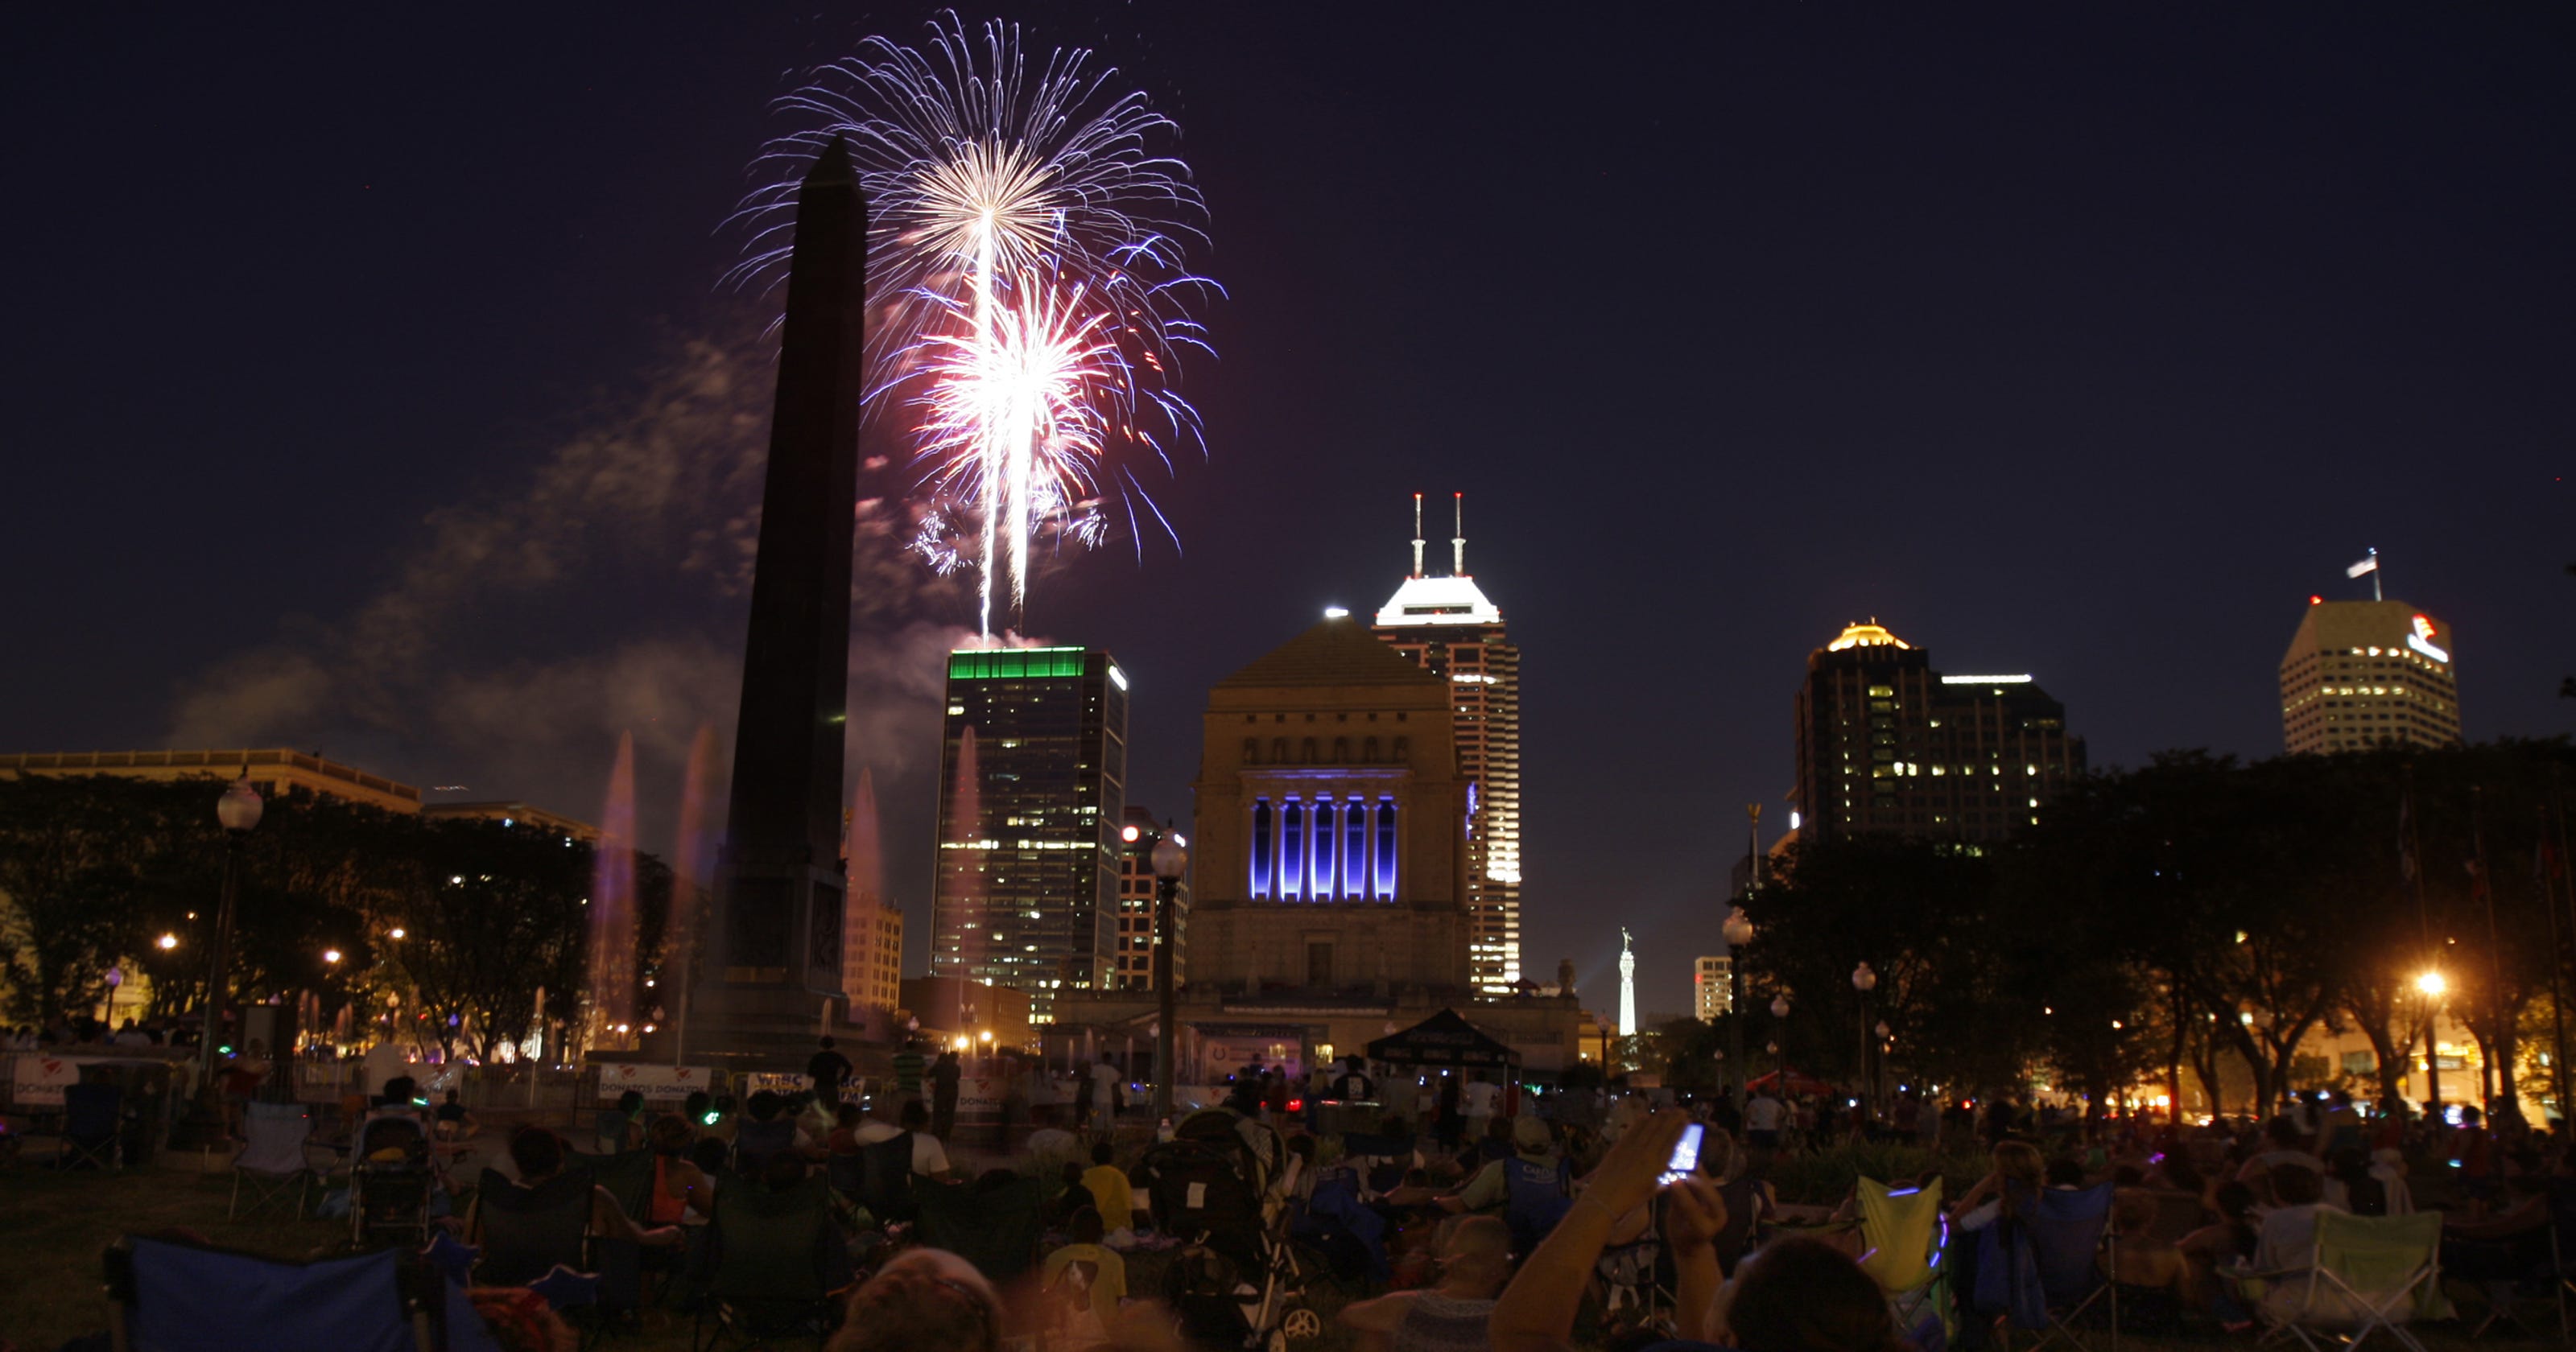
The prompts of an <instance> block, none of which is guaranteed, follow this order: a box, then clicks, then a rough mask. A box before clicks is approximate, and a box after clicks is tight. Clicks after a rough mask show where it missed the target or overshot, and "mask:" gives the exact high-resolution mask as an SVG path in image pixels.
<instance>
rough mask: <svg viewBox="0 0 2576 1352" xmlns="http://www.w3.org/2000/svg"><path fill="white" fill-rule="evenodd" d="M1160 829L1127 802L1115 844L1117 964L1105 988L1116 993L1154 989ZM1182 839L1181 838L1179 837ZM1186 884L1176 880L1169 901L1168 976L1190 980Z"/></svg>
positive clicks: (1149, 814)
mask: <svg viewBox="0 0 2576 1352" xmlns="http://www.w3.org/2000/svg"><path fill="white" fill-rule="evenodd" d="M1163 831H1164V826H1163V824H1162V823H1161V822H1158V821H1156V820H1154V814H1153V813H1152V812H1151V811H1149V810H1148V809H1145V808H1141V807H1137V806H1135V805H1133V804H1130V805H1129V806H1128V808H1127V823H1126V825H1124V826H1122V827H1120V828H1119V831H1118V840H1119V845H1120V847H1121V848H1120V850H1119V854H1118V965H1117V970H1116V971H1115V972H1114V973H1112V974H1111V977H1110V985H1111V986H1112V988H1114V989H1117V990H1122V991H1149V990H1152V989H1154V886H1155V878H1154V847H1155V846H1156V845H1158V844H1161V843H1162V840H1163ZM1185 839H1186V838H1185ZM1189 929H1190V884H1189V880H1188V879H1187V878H1184V879H1182V880H1181V887H1180V890H1179V891H1178V892H1177V893H1175V894H1174V895H1173V897H1172V931H1173V934H1174V935H1175V936H1176V937H1175V941H1174V943H1173V945H1172V976H1173V979H1174V980H1175V981H1177V982H1183V983H1186V982H1187V981H1188V980H1189V979H1190V968H1189V956H1190V946H1189Z"/></svg>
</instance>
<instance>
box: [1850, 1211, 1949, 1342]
mask: <svg viewBox="0 0 2576 1352" xmlns="http://www.w3.org/2000/svg"><path fill="white" fill-rule="evenodd" d="M1853 1191H1854V1194H1855V1195H1856V1196H1857V1197H1858V1199H1859V1201H1860V1234H1861V1245H1862V1249H1863V1252H1862V1253H1861V1256H1860V1266H1861V1270H1862V1271H1864V1272H1866V1273H1868V1274H1869V1275H1870V1276H1871V1277H1874V1278H1876V1279H1877V1281H1878V1287H1879V1289H1880V1290H1881V1291H1884V1292H1886V1293H1887V1306H1888V1309H1889V1310H1890V1311H1891V1312H1892V1313H1893V1314H1894V1315H1895V1316H1896V1323H1897V1327H1898V1328H1900V1329H1902V1330H1904V1332H1905V1334H1906V1336H1907V1337H1908V1338H1910V1339H1911V1340H1912V1341H1913V1342H1914V1345H1915V1346H1917V1347H1931V1346H1934V1345H1935V1344H1936V1340H1935V1338H1934V1337H1933V1336H1932V1335H1933V1334H1935V1333H1937V1334H1938V1339H1937V1344H1938V1345H1939V1346H1944V1347H1946V1346H1948V1345H1949V1342H1950V1340H1951V1339H1952V1338H1954V1337H1956V1336H1957V1334H1958V1329H1957V1328H1955V1327H1954V1326H1953V1324H1952V1319H1951V1314H1950V1281H1949V1273H1948V1270H1947V1269H1946V1268H1944V1267H1943V1266H1942V1263H1941V1257H1942V1253H1941V1250H1942V1241H1943V1239H1944V1238H1945V1233H1946V1228H1947V1227H1946V1222H1945V1221H1944V1220H1943V1217H1942V1211H1941V1180H1939V1179H1937V1178H1936V1179H1933V1180H1932V1181H1931V1182H1930V1183H1927V1184H1925V1185H1923V1186H1921V1187H1906V1188H1890V1187H1888V1186H1887V1185H1886V1184H1884V1183H1881V1182H1879V1181H1878V1180H1877V1179H1874V1178H1864V1179H1861V1180H1859V1182H1858V1183H1857V1184H1856V1185H1855V1186H1854V1189H1853ZM1936 1325H1937V1327H1936Z"/></svg>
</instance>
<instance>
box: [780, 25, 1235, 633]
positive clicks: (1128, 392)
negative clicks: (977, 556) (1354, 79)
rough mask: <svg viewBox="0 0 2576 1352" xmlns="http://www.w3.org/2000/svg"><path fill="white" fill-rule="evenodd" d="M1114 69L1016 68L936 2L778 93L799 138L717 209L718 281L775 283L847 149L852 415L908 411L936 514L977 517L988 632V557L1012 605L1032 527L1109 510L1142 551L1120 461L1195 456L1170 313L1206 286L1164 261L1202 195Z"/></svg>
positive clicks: (1096, 521) (1065, 523) (1103, 515)
mask: <svg viewBox="0 0 2576 1352" xmlns="http://www.w3.org/2000/svg"><path fill="white" fill-rule="evenodd" d="M1115 74H1116V72H1115V71H1114V70H1113V69H1110V68H1108V67H1105V66H1098V65H1095V64H1094V63H1093V61H1092V54H1091V53H1090V52H1088V51H1085V50H1081V49H1071V50H1067V49H1057V50H1054V51H1052V52H1049V53H1048V54H1047V55H1046V57H1045V58H1044V61H1043V64H1042V66H1041V67H1040V68H1039V69H1038V70H1037V72H1036V73H1035V74H1034V75H1033V74H1032V73H1031V70H1030V63H1029V59H1028V56H1027V54H1026V53H1024V51H1023V50H1022V47H1021V43H1020V30H1019V28H1018V26H1017V25H1012V24H1004V23H1000V22H991V23H987V24H985V25H984V26H983V27H982V29H981V31H980V32H979V33H971V34H970V33H969V31H968V30H967V28H966V26H965V23H964V21H963V20H961V19H959V18H958V16H957V15H956V14H955V13H954V12H953V11H952V12H949V13H946V14H943V15H942V16H941V17H940V18H939V19H937V20H935V21H933V22H932V23H931V25H930V33H929V37H928V39H927V40H926V41H925V42H924V43H923V44H921V45H920V46H918V47H908V46H904V45H902V44H900V43H896V42H894V41H892V40H890V39H886V38H870V39H868V40H867V41H866V42H864V43H863V44H861V48H860V51H859V54H858V55H857V56H855V57H852V58H849V59H847V60H843V61H839V62H835V63H833V64H831V65H829V66H825V67H823V68H821V69H820V70H818V71H816V72H815V74H814V76H813V79H812V81H811V83H809V84H807V85H806V86H805V87H804V88H802V89H800V90H798V91H797V92H795V93H794V94H791V95H789V96H787V97H786V98H785V99H783V100H781V101H780V107H781V108H782V109H783V110H784V111H786V112H787V113H788V114H789V115H791V116H794V117H796V118H798V119H800V120H801V121H802V122H804V123H805V125H804V126H802V127H801V128H800V129H798V130H796V131H794V132H790V133H788V134H786V135H784V136H781V137H778V138H777V139H775V140H773V141H771V142H770V143H769V145H768V146H766V147H765V148H764V149H763V152H762V154H761V157H760V160H759V161H758V162H757V165H758V167H757V168H756V170H755V172H764V173H765V172H774V173H776V174H777V175H778V179H777V181H776V182H773V183H770V184H769V185H767V186H765V187H762V188H759V189H757V190H755V191H754V192H753V193H752V194H751V195H750V196H748V197H747V198H745V199H744V201H743V204H742V207H741V209H740V211H739V212H738V219H739V220H741V221H742V222H744V223H745V225H746V226H747V228H748V230H749V233H750V243H749V247H748V249H747V250H746V255H745V258H744V261H743V262H742V264H741V265H740V266H739V267H738V268H737V269H736V275H737V277H738V279H740V280H742V281H745V282H747V283H752V284H765V283H774V282H775V280H776V279H777V278H778V277H780V276H782V275H783V273H784V269H785V262H786V258H787V253H788V249H789V247H790V246H791V244H792V242H793V236H794V227H795V190H796V184H797V181H798V179H799V178H800V176H801V174H802V172H803V169H804V167H805V166H806V164H807V163H809V162H810V161H811V160H812V158H813V156H814V155H815V154H816V153H817V152H819V151H820V150H821V149H822V148H823V147H824V146H825V145H827V144H829V143H830V141H831V140H832V139H833V138H835V137H841V138H844V139H846V140H847V141H848V143H849V144H850V147H851V151H852V159H853V162H854V163H855V165H856V166H857V169H858V173H859V182H860V186H861V188H862V190H863V191H865V192H866V194H867V195H868V198H869V201H870V205H871V214H870V224H869V232H870V233H869V241H868V272H869V277H870V279H871V281H872V282H873V283H874V285H873V286H872V287H871V291H872V294H873V295H874V296H876V297H877V298H878V300H877V302H876V303H877V305H878V306H879V309H878V311H877V313H876V314H874V315H873V316H871V324H870V327H869V335H868V344H869V352H868V356H869V369H870V371H871V372H872V373H873V374H872V379H871V389H870V392H869V393H870V396H871V397H870V401H869V402H870V407H871V409H872V410H878V411H880V412H881V411H882V410H884V409H887V408H891V407H917V408H920V409H923V410H925V414H926V416H925V417H924V420H923V421H922V423H921V424H920V425H919V426H918V427H915V428H910V429H906V431H907V432H909V433H910V434H911V435H912V436H913V437H914V439H915V441H914V446H913V448H912V449H913V450H914V451H915V453H916V463H917V464H918V465H919V467H920V475H921V481H922V483H923V484H924V485H925V486H926V487H928V488H929V489H930V490H931V491H932V492H933V493H934V494H935V495H937V496H938V498H939V499H940V501H939V502H938V503H937V504H936V510H935V513H934V514H935V515H937V516H941V517H963V516H968V515H972V516H974V517H975V518H977V519H978V520H979V522H980V527H979V528H980V531H981V534H982V558H981V560H980V561H979V565H978V566H979V569H980V571H981V573H982V574H983V579H984V582H983V608H984V628H985V631H986V632H987V633H990V632H991V631H992V610H993V601H994V599H995V592H996V586H995V583H996V577H997V575H998V574H999V573H1000V572H1001V570H1002V569H1003V568H1004V566H1005V561H1006V560H1007V568H1008V572H1009V583H1010V590H1009V600H1010V603H1011V604H1012V606H1013V608H1014V610H1017V609H1018V608H1019V607H1021V606H1024V605H1025V601H1026V595H1027V581H1028V572H1027V570H1028V555H1029V548H1030V541H1031V538H1032V536H1033V535H1035V534H1038V533H1041V532H1051V533H1053V534H1054V535H1055V537H1056V538H1059V539H1071V540H1073V541H1075V542H1076V543H1077V544H1081V545H1085V546H1089V545H1093V544H1097V543H1099V542H1100V541H1101V540H1102V539H1104V538H1106V536H1107V535H1108V534H1109V533H1110V531H1109V527H1110V522H1109V520H1108V519H1107V517H1108V510H1115V511H1117V512H1118V513H1119V514H1121V515H1123V517H1124V518H1125V522H1126V525H1127V529H1128V533H1129V534H1130V535H1131V536H1135V537H1138V548H1139V549H1140V551H1141V549H1142V539H1141V536H1142V531H1141V530H1140V529H1139V525H1140V523H1141V521H1142V519H1143V518H1142V517H1141V516H1140V511H1139V509H1140V508H1141V509H1142V511H1143V512H1144V513H1147V514H1150V515H1151V517H1152V519H1153V520H1154V521H1155V522H1156V523H1158V524H1160V525H1161V526H1162V529H1163V530H1164V531H1165V532H1166V533H1168V532H1169V530H1170V527H1169V525H1168V523H1163V521H1162V516H1161V513H1160V512H1159V511H1156V510H1155V509H1154V507H1153V503H1152V501H1151V499H1150V498H1149V497H1147V496H1146V494H1145V493H1144V491H1143V487H1142V484H1141V482H1140V481H1139V479H1138V477H1137V474H1136V472H1135V471H1136V470H1138V469H1141V468H1143V467H1146V466H1148V465H1153V464H1159V465H1160V466H1161V467H1162V468H1163V469H1164V470H1165V471H1168V470H1169V469H1170V468H1171V452H1172V451H1173V450H1174V449H1176V448H1180V447H1196V448H1198V449H1200V450H1202V451H1204V449H1205V447H1204V443H1203V442H1202V441H1201V439H1200V436H1199V422H1198V415H1197V413H1196V411H1195V410H1193V409H1192V408H1191V407H1190V406H1189V404H1188V403H1187V402H1186V401H1184V400H1183V399H1182V398H1181V397H1180V395H1179V394H1178V392H1177V391H1176V389H1175V388H1174V382H1175V380H1176V379H1177V376H1178V374H1179V371H1180V367H1181V358H1182V356H1183V355H1184V353H1185V352H1187V351H1189V350H1193V349H1195V350H1198V351H1202V352H1211V350H1210V349H1209V348H1208V346H1207V343H1206V341H1205V333H1204V330H1203V329H1202V328H1201V327H1200V325H1199V324H1198V323H1197V322H1196V321H1194V320H1192V319H1191V318H1190V316H1189V314H1188V308H1187V307H1188V305H1189V303H1191V302H1192V301H1194V300H1196V299H1198V298H1200V297H1202V296H1208V295H1220V294H1222V292H1221V291H1219V289H1218V288H1217V287H1216V285H1215V284H1214V283H1213V282H1211V281H1209V280H1208V279H1206V278H1204V277H1200V276H1197V275H1195V274H1193V273H1191V272H1190V271H1189V270H1188V268H1187V266H1186V263H1185V261H1184V255H1185V253H1186V250H1187V246H1188V245H1189V244H1191V243H1193V242H1196V243H1204V242H1205V239H1206V235H1205V232H1204V222H1205V220H1206V216H1207V210H1206V205H1205V203H1204V202H1203V201H1202V200H1201V199H1200V197H1199V193H1198V190H1197V188H1195V187H1194V186H1192V185H1191V183H1190V180H1189V169H1188V166H1186V165H1184V164H1183V163H1181V162H1180V161H1179V160H1177V159H1174V158H1171V157H1169V156H1166V155H1161V154H1158V153H1156V152H1155V149H1154V147H1155V146H1157V145H1158V144H1161V143H1163V142H1165V141H1166V140H1168V139H1170V138H1173V137H1176V136H1177V135H1178V133H1179V128H1178V127H1177V126H1176V125H1175V124H1174V123H1173V122H1172V121H1171V120H1170V119H1169V118H1166V117H1164V116H1163V115H1161V114H1160V113H1157V112H1154V111H1153V110H1152V109H1151V108H1150V107H1149V106H1148V104H1147V102H1146V99H1145V96H1144V94H1143V93H1142V92H1140V91H1134V90H1129V91H1126V92H1123V93H1122V92H1118V91H1116V90H1114V89H1112V88H1111V87H1110V81H1111V79H1112V78H1113V77H1114V75H1115ZM1211 355H1212V352H1211ZM889 393H892V394H895V395H896V396H897V397H895V398H883V397H879V396H883V395H886V394H889ZM1117 452H1126V453H1127V454H1125V455H1123V456H1122V455H1119V454H1116V453H1117ZM1113 503H1114V508H1111V509H1108V510H1104V504H1113ZM958 533H962V532H958Z"/></svg>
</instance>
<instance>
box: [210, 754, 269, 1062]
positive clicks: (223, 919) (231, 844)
mask: <svg viewBox="0 0 2576 1352" xmlns="http://www.w3.org/2000/svg"><path fill="white" fill-rule="evenodd" d="M266 807H267V804H266V803H264V802H262V801H261V799H260V796H259V790H257V789H254V788H252V787H251V786H250V780H249V778H248V777H247V776H245V777H243V778H241V779H236V780H234V781H233V784H232V787H231V788H228V789H226V790H224V796H223V797H221V798H218V799H216V800H215V820H216V821H218V822H221V823H223V828H224V834H225V835H226V836H228V837H229V838H230V839H229V840H228V841H227V842H226V844H225V846H224V885H223V894H222V896H221V897H220V898H219V899H218V900H217V902H216V904H215V941H214V943H213V944H212V945H211V949H212V952H211V953H210V954H209V955H208V958H207V970H206V1026H205V1035H204V1037H203V1038H202V1039H201V1045H200V1046H199V1047H198V1048H197V1085H198V1091H199V1092H200V1093H202V1094H204V1095H205V1096H206V1097H207V1099H208V1100H209V1101H212V1099H213V1097H214V1083H215V1044H216V1043H217V1042H218V1041H220V1040H221V1039H222V1035H223V1019H224V1005H225V1004H226V1002H227V1001H228V1000H229V998H230V993H229V992H228V991H227V990H226V989H225V984H226V982H227V981H228V980H229V979H230V978H231V976H232V971H231V965H232V957H233V954H232V947H233V895H234V893H235V892H236V891H237V890H238V889H239V888H240V885H241V884H240V877H241V856H242V842H243V841H244V840H245V839H246V838H248V837H249V835H250V833H251V832H252V831H253V830H255V829H257V828H258V826H259V816H260V813H261V812H262V811H263V810H264V809H265V808H266Z"/></svg>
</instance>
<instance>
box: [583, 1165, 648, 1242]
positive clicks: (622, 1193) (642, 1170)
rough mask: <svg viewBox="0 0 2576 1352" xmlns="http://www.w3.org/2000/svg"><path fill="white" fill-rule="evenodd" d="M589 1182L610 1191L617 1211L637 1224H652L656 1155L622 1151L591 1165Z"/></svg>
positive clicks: (609, 1193)
mask: <svg viewBox="0 0 2576 1352" xmlns="http://www.w3.org/2000/svg"><path fill="white" fill-rule="evenodd" d="M590 1181H591V1182H593V1183H596V1184H598V1185H599V1186H601V1187H603V1188H606V1189H608V1195H609V1196H611V1197H614V1198H616V1199H617V1209H618V1210H620V1211H623V1212H625V1213H626V1219H628V1220H630V1221H633V1222H635V1223H636V1224H637V1225H650V1224H652V1219H651V1218H652V1214H653V1152H652V1151H650V1150H621V1151H619V1152H617V1153H616V1154H614V1155H602V1156H600V1157H599V1158H597V1159H594V1160H592V1161H591V1162H590Z"/></svg>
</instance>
